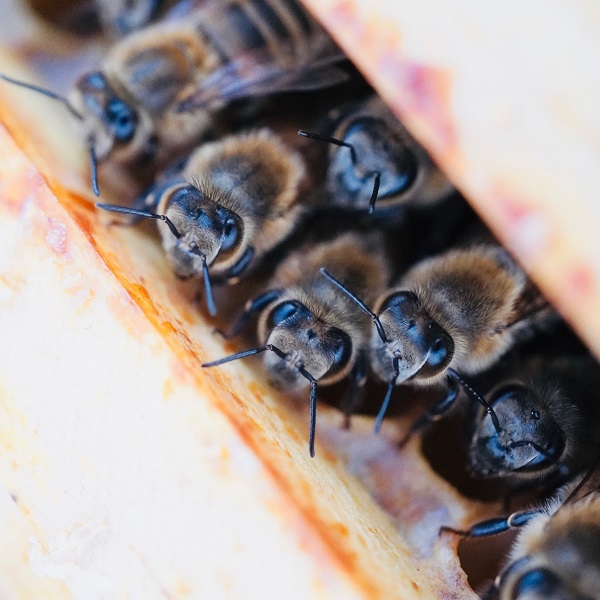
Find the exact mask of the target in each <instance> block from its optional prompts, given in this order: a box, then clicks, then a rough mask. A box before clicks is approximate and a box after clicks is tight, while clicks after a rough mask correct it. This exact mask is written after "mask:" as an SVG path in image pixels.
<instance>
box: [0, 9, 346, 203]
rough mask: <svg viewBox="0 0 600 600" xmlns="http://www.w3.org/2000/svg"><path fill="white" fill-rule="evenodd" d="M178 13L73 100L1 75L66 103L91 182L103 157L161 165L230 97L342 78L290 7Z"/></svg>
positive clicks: (321, 34)
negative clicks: (79, 133)
mask: <svg viewBox="0 0 600 600" xmlns="http://www.w3.org/2000/svg"><path fill="white" fill-rule="evenodd" d="M174 14H176V18H175V17H173V18H171V19H169V18H165V19H164V20H163V21H161V22H160V23H156V24H154V25H150V26H148V27H146V28H145V29H142V30H139V31H137V32H135V33H133V34H131V35H129V36H127V37H126V38H124V39H123V40H121V41H120V42H118V43H117V44H115V45H114V46H113V47H112V48H111V50H110V51H109V52H108V54H107V55H106V57H105V59H104V61H103V62H102V64H101V65H100V67H99V69H98V70H96V71H92V72H89V73H85V74H84V75H82V76H81V77H80V78H79V79H78V80H77V82H76V83H75V85H74V87H73V89H72V91H71V94H70V96H69V99H66V98H64V97H62V96H59V95H58V94H55V93H54V92H50V91H48V90H44V89H42V88H39V87H37V86H31V85H29V84H23V83H22V82H18V81H15V80H13V79H11V78H8V77H5V76H4V77H3V78H4V79H5V80H8V81H10V82H12V83H17V84H20V85H23V86H25V87H29V88H31V89H34V90H36V91H38V92H41V93H45V94H46V95H48V96H50V97H52V98H54V99H56V100H59V101H61V102H63V103H64V104H66V106H67V107H68V108H69V110H70V111H71V113H72V114H73V115H74V116H75V117H76V118H77V119H78V120H79V121H80V122H81V125H82V129H83V131H84V139H85V140H86V142H87V144H88V147H89V150H90V155H91V158H92V165H93V169H92V174H93V175H94V173H95V164H96V161H102V160H104V159H106V158H108V157H109V156H110V157H111V158H113V159H114V160H116V161H118V162H120V163H123V164H127V165H132V166H136V167H140V166H142V165H148V164H162V163H164V162H165V161H166V160H168V159H170V158H172V156H173V152H174V151H177V150H181V149H183V148H188V147H189V146H190V145H191V144H193V143H194V142H195V141H197V140H198V139H199V137H200V136H201V135H202V134H204V133H206V132H207V130H208V129H209V128H210V126H211V123H212V118H213V116H214V114H215V112H216V111H217V110H219V109H221V108H223V107H224V106H226V105H227V104H228V103H229V102H231V101H233V100H236V99H241V98H249V97H257V96H263V95H265V94H270V93H274V92H278V91H287V90H309V89H316V88H321V87H326V86H329V85H333V84H336V83H338V82H340V81H343V80H344V79H345V78H346V75H345V73H344V72H342V71H340V70H338V68H337V67H335V66H332V65H334V63H336V62H338V61H339V60H341V59H342V58H343V55H342V54H341V52H340V50H339V49H338V48H337V46H336V45H335V44H334V42H333V41H332V40H331V39H330V38H329V36H328V35H327V34H326V33H325V31H324V30H323V29H322V28H321V27H320V26H319V25H317V24H316V23H315V22H314V21H313V20H312V19H311V18H310V17H309V15H308V13H307V12H306V11H305V10H304V9H303V8H302V7H301V6H300V4H298V3H297V2H296V0H241V1H240V0H210V1H207V2H202V3H201V4H200V6H198V7H197V8H196V9H195V10H190V11H189V14H187V15H186V14H182V11H174ZM94 191H95V193H96V194H97V193H98V189H97V185H96V184H94Z"/></svg>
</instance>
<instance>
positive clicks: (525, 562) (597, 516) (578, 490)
mask: <svg viewBox="0 0 600 600" xmlns="http://www.w3.org/2000/svg"><path fill="white" fill-rule="evenodd" d="M579 479H580V480H579V482H578V483H577V482H574V483H571V484H569V485H567V486H564V487H563V488H561V489H560V490H559V492H558V493H557V494H556V496H555V498H554V499H553V500H552V501H550V502H549V503H548V504H547V505H546V506H543V507H540V508H537V509H531V510H525V511H520V512H517V513H513V514H512V515H510V517H508V518H501V519H491V520H488V521H484V522H482V523H479V524H477V525H475V526H474V527H472V528H471V529H470V530H468V531H458V530H454V529H452V528H443V529H444V530H445V531H449V532H452V533H458V534H461V535H468V536H470V537H483V536H488V535H494V534H498V533H502V532H504V531H507V530H508V529H512V528H520V531H519V534H518V536H517V540H516V542H515V544H514V546H513V549H512V552H511V556H510V559H509V563H508V565H507V566H506V567H505V568H504V569H503V570H502V571H501V573H500V574H499V575H498V577H497V578H496V581H495V582H494V584H493V585H492V586H491V587H490V588H489V589H488V590H487V591H486V592H485V593H484V595H483V598H484V600H592V599H593V598H597V597H598V590H600V553H599V552H598V548H599V547H600V493H599V492H600V485H599V481H598V474H597V467H596V466H595V467H593V468H592V470H590V471H589V472H588V473H587V474H586V475H585V476H584V477H583V478H579Z"/></svg>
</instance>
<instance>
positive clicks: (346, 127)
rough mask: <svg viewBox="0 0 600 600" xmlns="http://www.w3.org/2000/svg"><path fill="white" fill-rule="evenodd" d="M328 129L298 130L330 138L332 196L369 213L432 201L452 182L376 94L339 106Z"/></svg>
mask: <svg viewBox="0 0 600 600" xmlns="http://www.w3.org/2000/svg"><path fill="white" fill-rule="evenodd" d="M331 121H332V123H331V126H330V128H329V130H328V131H327V135H321V134H317V133H311V132H307V131H304V130H300V132H299V133H300V135H303V136H305V137H310V138H313V139H317V140H321V141H324V142H328V143H330V144H331V149H330V152H329V167H328V170H327V176H326V188H327V191H328V199H329V200H330V202H332V203H334V205H335V206H338V207H340V208H344V209H354V210H356V209H359V210H364V209H367V208H368V211H369V213H370V214H372V213H373V212H374V210H375V206H377V207H378V208H379V209H380V210H382V209H390V208H398V207H400V206H407V205H418V206H430V205H432V204H434V203H436V202H438V201H440V200H442V199H444V198H446V197H448V196H449V195H450V194H451V193H452V192H453V191H454V188H453V186H452V184H451V183H450V182H449V181H448V179H447V178H446V177H445V176H444V175H443V174H442V173H441V171H440V170H439V169H438V168H437V167H436V166H435V164H434V163H433V161H432V160H431V158H430V157H429V155H428V154H427V152H426V151H425V150H424V149H423V148H422V147H421V146H420V145H419V144H418V143H417V142H416V141H415V140H414V139H413V137H412V136H411V135H410V134H409V133H408V131H407V130H406V129H405V127H404V126H403V125H402V124H401V123H400V121H399V120H398V119H397V118H396V116H395V115H394V114H393V113H392V111H391V110H390V109H389V108H388V107H387V106H386V105H385V103H384V102H383V101H382V100H381V98H379V97H378V96H373V97H371V98H369V99H367V100H365V101H362V102H359V103H356V104H353V105H351V106H349V107H346V108H345V109H343V110H341V111H336V113H334V114H333V115H332V118H331Z"/></svg>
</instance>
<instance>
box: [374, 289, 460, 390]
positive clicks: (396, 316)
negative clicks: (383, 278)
mask: <svg viewBox="0 0 600 600" xmlns="http://www.w3.org/2000/svg"><path fill="white" fill-rule="evenodd" d="M379 321H380V323H381V326H382V330H383V334H384V337H385V338H386V339H385V340H384V339H383V338H382V335H381V332H380V331H379V330H378V331H374V332H373V334H372V344H371V347H372V348H373V361H372V363H373V368H374V369H375V372H376V373H377V375H378V376H379V377H380V378H381V379H382V380H383V381H390V380H391V379H393V377H394V374H395V369H394V365H393V361H394V359H395V358H396V359H398V361H397V366H398V377H397V379H396V382H397V383H401V382H402V381H406V380H407V379H409V378H415V379H417V380H427V379H431V378H434V377H436V376H438V375H440V374H441V373H443V372H444V370H445V369H446V368H447V367H448V365H449V364H450V362H451V360H452V357H453V355H454V341H453V340H452V338H451V337H450V335H448V333H447V332H446V331H445V330H444V329H442V327H440V326H439V325H438V324H437V323H436V322H435V321H434V320H433V319H432V318H431V317H430V316H429V315H428V314H427V312H426V311H425V309H424V308H423V306H422V304H421V302H420V301H419V298H418V297H417V295H416V294H414V293H413V292H409V291H401V292H394V293H393V294H392V295H390V296H388V297H387V298H386V299H385V300H384V302H383V303H382V305H381V307H380V309H379Z"/></svg>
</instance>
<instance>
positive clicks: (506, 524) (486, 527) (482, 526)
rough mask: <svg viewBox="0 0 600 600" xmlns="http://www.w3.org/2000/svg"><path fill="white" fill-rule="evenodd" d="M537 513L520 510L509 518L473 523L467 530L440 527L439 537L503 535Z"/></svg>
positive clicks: (526, 521) (520, 525)
mask: <svg viewBox="0 0 600 600" xmlns="http://www.w3.org/2000/svg"><path fill="white" fill-rule="evenodd" d="M539 513H540V511H539V510H535V509H534V510H521V511H519V512H514V513H512V515H510V516H509V517H497V518H495V519H488V520H487V521H481V522H479V523H475V525H473V526H472V527H470V528H469V529H454V528H453V527H446V526H445V525H444V526H442V527H440V535H442V534H443V533H452V534H454V535H460V536H461V537H487V536H489V535H496V534H498V533H504V532H505V531H508V530H509V529H516V528H517V527H522V526H523V525H525V524H527V523H528V522H529V521H530V520H531V519H532V518H533V517H535V516H536V515H538V514H539Z"/></svg>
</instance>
